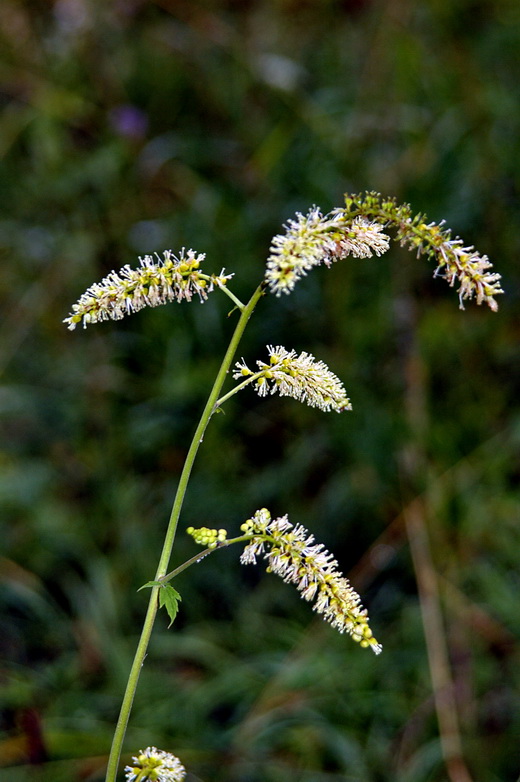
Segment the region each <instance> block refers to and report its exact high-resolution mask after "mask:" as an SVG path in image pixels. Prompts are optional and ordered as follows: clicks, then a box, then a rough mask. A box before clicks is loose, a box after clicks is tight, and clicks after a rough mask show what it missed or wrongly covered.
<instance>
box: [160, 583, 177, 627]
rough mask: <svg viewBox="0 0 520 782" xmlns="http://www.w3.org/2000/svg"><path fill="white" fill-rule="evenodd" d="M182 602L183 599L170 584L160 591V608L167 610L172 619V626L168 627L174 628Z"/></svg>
mask: <svg viewBox="0 0 520 782" xmlns="http://www.w3.org/2000/svg"><path fill="white" fill-rule="evenodd" d="M181 600H182V597H181V596H180V595H179V593H178V592H177V590H176V589H174V588H173V587H172V586H171V585H170V584H164V586H162V587H161V589H160V590H159V606H160V607H161V608H163V607H164V608H166V610H167V612H168V616H169V617H170V624H169V625H168V627H171V626H172V624H173V622H174V619H175V617H176V616H177V611H178V610H179V603H180V602H181Z"/></svg>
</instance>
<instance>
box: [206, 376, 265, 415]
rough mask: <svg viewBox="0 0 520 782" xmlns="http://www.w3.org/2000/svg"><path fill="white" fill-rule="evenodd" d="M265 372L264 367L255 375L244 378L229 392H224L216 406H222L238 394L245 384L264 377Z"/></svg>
mask: <svg viewBox="0 0 520 782" xmlns="http://www.w3.org/2000/svg"><path fill="white" fill-rule="evenodd" d="M263 374H265V369H262V371H261V372H255V374H254V375H251V376H250V377H248V378H246V379H245V380H243V381H242V382H241V383H239V384H238V386H235V387H234V388H232V389H231V391H228V392H227V394H224V396H221V397H220V399H217V401H216V402H215V408H217V407H220V406H221V405H223V404H224V402H227V400H228V399H230V398H231V397H232V396H234V395H235V394H237V393H238V392H239V391H241V390H242V389H243V388H244V387H245V386H248V385H249V383H254V381H255V380H258V378H259V377H262V375H263Z"/></svg>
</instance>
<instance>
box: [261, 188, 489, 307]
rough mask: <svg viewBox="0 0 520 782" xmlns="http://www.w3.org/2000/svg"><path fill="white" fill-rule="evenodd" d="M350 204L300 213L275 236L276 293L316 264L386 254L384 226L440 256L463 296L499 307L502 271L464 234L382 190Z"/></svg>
mask: <svg viewBox="0 0 520 782" xmlns="http://www.w3.org/2000/svg"><path fill="white" fill-rule="evenodd" d="M345 205H346V206H345V207H342V208H340V209H334V210H333V211H332V212H330V214H328V215H322V214H321V212H320V210H319V209H318V208H317V207H313V208H312V209H311V210H310V211H309V213H308V214H307V215H305V216H304V215H302V214H299V213H298V214H297V215H296V219H295V220H289V222H288V223H287V225H286V230H285V233H283V234H279V235H277V236H275V237H274V239H273V241H272V244H271V250H270V255H269V257H268V259H267V265H266V272H265V280H266V283H267V285H268V286H269V289H270V290H271V292H272V293H274V294H276V295H277V296H280V294H282V293H291V291H292V290H293V289H294V286H295V284H296V282H297V281H298V280H299V279H300V278H301V277H302V276H304V275H305V274H306V273H307V272H308V271H309V269H311V268H313V267H314V266H319V265H321V264H325V265H326V266H330V265H331V263H333V262H334V261H337V260H340V259H342V258H345V257H347V256H348V255H351V256H353V257H357V258H368V257H370V256H372V255H382V254H383V253H384V252H386V250H388V247H389V239H388V236H387V235H386V234H385V233H382V231H383V228H385V227H387V226H389V225H391V226H393V227H394V228H396V229H397V235H396V240H397V241H398V242H400V244H401V245H402V246H405V247H408V248H409V249H411V250H416V251H417V255H426V256H427V257H430V258H433V259H435V260H436V262H437V268H436V270H435V276H442V277H444V278H445V279H446V280H447V281H448V283H449V285H450V286H452V287H453V286H454V285H455V283H458V284H459V289H458V293H459V302H460V307H461V309H464V305H463V302H464V300H466V299H472V298H473V297H475V298H476V300H477V304H482V303H484V302H485V303H486V304H487V305H488V306H489V307H490V308H491V309H492V310H493V311H496V310H497V309H498V305H497V303H496V301H495V296H496V295H497V294H500V293H503V290H502V288H501V287H500V274H497V273H495V272H492V271H491V269H492V264H491V262H490V261H489V259H488V257H487V256H486V255H479V253H478V252H477V251H476V250H475V249H474V247H469V246H465V245H464V243H463V241H462V239H459V238H458V237H455V238H454V239H452V238H451V232H450V230H449V229H447V228H445V227H444V222H441V223H439V224H436V223H427V218H426V216H425V215H424V214H417V215H415V216H413V215H412V212H411V209H410V207H409V205H408V204H402V205H398V204H397V203H396V201H395V199H393V198H383V197H382V196H381V195H380V194H379V193H366V194H359V195H347V196H345Z"/></svg>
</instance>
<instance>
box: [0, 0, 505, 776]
mask: <svg viewBox="0 0 520 782" xmlns="http://www.w3.org/2000/svg"><path fill="white" fill-rule="evenodd" d="M0 19H1V31H0V68H1V74H2V87H1V93H0V95H1V101H2V107H3V111H2V114H1V117H0V156H1V167H2V169H1V176H0V203H1V211H0V253H1V267H0V295H1V299H2V312H3V317H2V324H1V326H0V366H1V370H2V372H3V385H2V387H1V390H0V409H1V414H2V427H3V436H2V444H1V452H0V464H1V471H0V496H1V504H2V513H1V520H0V525H1V532H0V534H1V541H2V549H3V555H2V558H1V559H0V578H1V587H2V588H1V593H0V594H1V602H2V632H1V637H0V651H1V658H2V662H1V668H0V684H1V723H0V729H1V734H0V766H1V768H0V778H1V779H2V780H4V779H5V780H9V782H22V781H23V782H25V780H31V781H32V780H42V781H43V782H47V781H50V780H52V782H60V781H61V780H69V781H70V780H72V781H74V782H75V781H79V780H88V781H89V782H97V780H100V779H101V778H102V772H103V768H104V764H105V763H106V758H107V752H108V749H109V745H110V740H111V735H112V729H113V724H114V721H115V719H116V716H117V712H118V709H119V704H120V698H121V694H122V690H123V687H124V684H125V681H126V676H127V672H128V668H129V665H130V661H131V657H132V655H133V652H134V648H135V644H136V638H137V635H138V633H139V630H140V623H141V619H142V616H143V613H144V607H145V601H146V595H144V593H142V592H140V593H137V592H136V590H137V588H138V587H139V586H140V585H141V584H142V583H144V582H145V581H146V580H148V579H149V578H150V577H151V576H152V575H153V572H154V567H155V561H156V557H157V553H158V547H159V545H160V541H161V539H162V534H163V530H164V526H165V521H166V519H167V514H168V512H169V506H170V503H171V500H172V495H173V491H174V488H175V482H176V478H177V476H178V474H179V469H180V466H181V464H182V461H183V457H184V455H185V452H186V449H187V446H188V444H189V439H190V436H191V432H192V430H193V428H194V425H195V421H196V417H197V416H198V413H199V411H200V408H201V404H202V402H203V400H204V398H205V396H206V394H207V392H208V389H209V384H210V382H211V380H212V377H213V375H214V372H215V369H216V367H217V365H218V362H219V360H220V357H221V355H222V351H223V348H224V346H225V344H226V340H227V338H228V336H229V333H230V329H231V328H232V325H233V323H232V319H228V318H227V313H228V310H229V302H228V300H227V299H226V300H224V297H220V298H219V297H218V296H217V295H215V296H213V297H212V299H210V301H208V302H207V303H206V304H205V305H204V306H203V307H201V306H200V305H199V304H197V303H193V304H192V305H186V304H183V305H172V306H170V307H164V308H159V309H157V310H150V311H145V312H142V313H140V314H138V315H136V316H134V317H132V318H129V319H127V320H125V321H123V322H120V323H110V324H103V325H100V326H98V327H93V328H91V329H88V330H87V331H85V332H83V331H82V330H78V331H76V332H74V333H72V334H71V333H70V332H67V331H66V329H65V328H64V327H63V325H62V324H61V320H62V319H63V318H64V317H65V316H66V315H67V314H68V312H69V310H70V305H71V303H72V302H73V301H75V300H76V299H77V298H78V297H79V295H80V294H81V293H82V292H83V291H84V290H85V289H86V288H87V287H88V286H89V285H90V284H91V283H92V282H94V281H96V280H99V279H101V278H102V277H103V276H104V275H105V274H106V273H108V271H110V270H111V269H113V268H116V269H117V268H119V267H120V266H122V265H123V264H125V263H130V264H134V263H135V260H136V257H137V255H139V254H144V253H145V252H152V251H154V250H158V251H161V250H162V249H164V248H172V249H174V250H175V249H178V248H180V247H182V246H183V245H186V246H188V247H194V248H195V249H196V250H198V251H205V252H207V256H208V260H207V265H208V268H209V269H211V270H215V271H220V268H221V267H222V266H226V268H227V269H228V270H232V271H235V272H236V273H237V276H236V283H235V285H236V290H237V293H238V294H239V295H242V296H244V297H245V296H247V295H248V293H249V292H250V291H251V290H252V289H253V287H254V286H256V284H257V282H258V280H259V278H260V276H261V275H262V273H263V264H264V261H265V257H266V253H267V249H268V246H269V242H270V238H271V237H272V235H273V234H274V233H276V232H278V231H279V230H280V226H281V224H282V223H283V222H284V221H285V220H286V219H288V218H289V217H290V216H292V215H293V213H294V212H295V211H296V210H302V211H305V210H307V208H308V207H309V206H311V205H312V204H313V203H317V204H319V205H320V206H321V207H322V209H323V210H325V211H326V210H329V209H330V208H332V207H334V206H338V205H341V200H342V194H343V193H344V192H358V191H361V190H364V189H369V190H372V189H374V190H378V191H380V192H382V193H384V194H389V195H395V196H397V198H398V199H400V200H402V201H403V200H404V201H409V202H411V204H412V206H413V207H414V208H415V209H416V210H425V211H426V212H427V213H428V215H429V217H430V218H431V219H432V220H433V219H435V220H440V219H442V218H446V220H447V222H448V224H449V225H450V226H451V227H452V228H453V229H454V231H455V233H458V234H460V235H461V236H462V237H464V239H465V241H467V242H468V243H470V244H475V245H476V246H477V247H478V248H479V250H480V251H481V252H482V253H487V254H488V255H489V256H490V257H491V258H492V260H493V261H494V263H495V265H496V267H497V268H498V270H499V271H501V272H502V273H503V275H504V286H505V288H506V290H507V296H505V297H502V300H501V301H500V310H499V312H498V314H493V313H491V312H490V311H489V310H488V309H487V308H482V307H481V308H478V307H476V305H475V304H470V305H468V307H467V308H466V311H465V312H461V311H460V310H459V309H458V301H457V297H456V294H455V292H454V291H451V290H450V289H449V288H448V287H447V286H446V284H445V283H444V282H442V281H439V280H432V279H431V275H432V272H433V269H432V268H431V267H430V268H428V265H427V264H426V263H425V262H423V261H417V260H416V259H415V258H414V257H413V256H412V255H411V254H409V253H407V252H405V251H404V250H401V249H400V248H398V247H397V246H395V247H394V249H393V250H392V252H391V253H390V254H388V255H387V256H386V257H384V258H382V259H373V260H370V261H352V262H349V263H344V264H341V265H337V266H336V267H335V268H334V269H333V271H331V272H327V271H326V270H318V271H316V272H314V273H313V274H312V275H310V276H309V277H308V278H306V279H305V280H304V281H303V282H302V283H300V285H299V286H298V289H297V291H296V292H295V293H294V295H293V296H291V297H288V298H284V299H283V300H281V301H279V300H276V301H275V300H274V299H273V298H272V297H271V298H268V299H266V300H265V301H263V302H262V303H261V304H260V306H259V308H258V311H257V315H256V318H255V320H254V321H253V323H252V325H251V328H250V330H249V333H248V335H247V339H246V342H245V343H244V345H243V355H244V356H245V357H246V358H247V359H248V360H250V359H254V358H256V357H262V356H263V354H264V346H265V344H266V343H274V344H284V345H286V346H287V347H288V348H292V347H294V348H296V349H297V350H308V351H310V352H313V353H314V354H315V355H316V356H317V357H319V358H321V359H323V360H325V361H326V362H327V363H328V364H329V366H330V367H331V368H332V369H333V371H335V372H336V373H337V374H338V375H339V376H340V377H341V378H342V379H343V381H344V382H345V385H346V387H347V389H348V391H349V393H350V396H351V399H352V402H353V405H354V411H353V412H352V413H349V414H345V415H344V416H341V417H340V416H335V415H333V414H330V415H325V414H322V413H320V412H318V411H313V410H309V409H307V408H304V407H303V406H301V405H297V404H296V403H295V402H292V401H291V400H279V399H272V400H271V399H269V400H259V399H257V398H256V397H255V396H254V394H253V393H249V394H246V392H244V394H243V395H242V396H240V397H234V399H233V400H232V401H231V402H230V404H229V405H228V406H227V409H226V415H222V416H218V417H217V419H216V420H214V421H213V423H212V425H211V427H210V430H209V431H208V434H207V436H206V439H205V443H204V447H203V449H202V452H201V456H200V459H199V461H198V463H197V467H196V471H195V475H194V478H193V482H192V485H191V489H190V492H189V496H188V498H187V502H186V506H185V510H184V517H183V526H184V527H186V526H189V525H190V524H195V525H198V526H200V525H202V524H206V525H209V526H225V527H227V528H228V529H229V530H230V532H231V531H236V530H237V529H238V526H239V524H240V523H241V522H242V521H243V520H244V519H245V518H247V517H248V516H249V515H250V514H251V513H252V512H253V511H254V510H255V509H256V508H257V507H261V506H264V505H266V506H267V507H269V508H270V509H271V510H272V511H273V513H276V514H282V513H285V512H288V513H289V515H290V518H291V519H292V520H293V521H294V522H296V521H298V522H301V523H303V524H304V525H306V526H307V527H309V528H310V529H312V531H314V532H315V534H316V535H317V537H318V538H319V539H320V540H322V541H323V542H325V543H326V544H327V546H328V547H330V548H331V549H332V550H333V551H334V552H335V553H336V555H337V557H338V559H339V560H340V563H341V565H342V567H343V568H344V571H345V572H346V573H350V575H351V578H352V581H353V583H354V585H355V586H356V588H358V589H359V590H360V591H361V592H362V594H363V597H364V602H365V604H367V605H368V607H369V609H370V615H371V620H372V625H373V627H374V630H375V632H376V634H377V636H378V638H379V639H380V640H381V641H382V643H383V644H384V653H383V654H382V655H381V656H380V657H379V658H376V657H374V655H372V654H370V652H364V651H362V650H361V649H360V648H359V647H357V646H356V645H354V644H353V643H352V642H351V641H350V640H349V639H348V638H344V637H341V636H338V635H337V634H335V632H334V631H333V630H332V629H331V628H329V627H328V626H325V625H323V624H322V623H320V622H319V620H317V619H316V618H315V617H314V615H313V614H312V613H311V612H310V610H309V607H308V606H306V605H304V604H303V603H302V601H300V600H299V599H298V597H297V595H296V593H294V591H293V590H291V589H290V588H289V587H285V586H284V585H283V584H282V583H281V582H280V581H279V579H276V578H274V577H273V576H268V575H266V574H265V573H263V571H262V569H261V568H259V569H257V570H255V569H252V568H247V569H246V568H243V567H240V566H239V564H238V552H237V551H233V550H230V551H224V552H217V553H216V554H215V555H214V556H212V557H210V558H209V560H207V561H206V563H205V564H204V566H201V567H200V568H195V569H191V570H190V571H189V572H188V573H187V574H186V575H184V576H183V577H182V579H180V580H179V583H178V585H177V586H178V588H179V589H180V591H181V592H182V595H183V603H182V610H181V614H180V615H179V618H178V620H177V621H176V623H175V627H174V629H172V630H170V631H168V630H167V629H166V624H167V622H166V618H165V617H163V619H162V620H161V621H159V622H158V626H157V629H156V632H155V635H154V641H153V647H152V649H151V650H150V654H149V657H148V659H147V662H146V666H145V669H144V671H143V676H142V680H141V685H140V690H139V693H138V697H137V699H136V703H135V709H134V713H133V718H132V722H131V729H130V732H129V735H128V741H127V750H128V755H127V758H128V757H129V756H130V755H131V754H132V753H133V752H135V751H137V750H138V749H139V748H143V747H145V746H147V745H149V744H155V745H156V746H158V747H161V748H164V749H168V750H171V751H174V752H175V753H176V754H178V755H179V756H180V757H181V758H182V760H183V761H184V762H185V764H186V765H187V766H188V767H189V769H190V772H191V774H192V776H191V779H192V780H195V779H202V780H213V781H214V782H220V781H221V780H222V781H223V780H226V781H228V780H231V781H233V782H257V780H258V782H260V780H262V782H279V781H281V780H284V782H333V780H342V781H343V782H394V781H395V780H399V782H426V781H428V782H441V781H444V780H446V779H449V780H450V782H467V780H468V779H473V780H475V782H477V780H479V782H509V781H510V780H511V782H512V781H513V780H516V778H517V776H518V773H519V770H520V762H519V760H520V758H519V752H518V747H519V744H520V742H519V741H518V738H519V735H520V710H519V699H518V689H517V688H518V677H519V671H520V665H519V659H518V646H517V645H516V641H515V639H516V638H518V629H519V626H518V625H519V616H520V613H519V611H518V587H519V575H518V559H519V556H518V552H519V531H518V530H519V527H518V521H519V518H518V516H519V514H518V477H519V462H518V453H519V443H520V419H519V414H518V413H519V411H518V396H519V382H518V379H519V378H518V370H517V367H518V363H517V360H518V348H517V344H518V342H517V341H518V335H519V320H518V316H517V313H518V261H517V259H518V257H519V251H520V238H519V237H520V231H519V219H518V197H519V190H520V155H519V144H518V139H519V136H520V100H519V97H520V96H519V89H518V50H519V48H520V11H519V7H518V4H517V2H515V0H455V1H454V0H425V2H421V3H413V2H409V0H408V1H407V0H391V2H387V3H385V2H381V1H379V2H375V1H374V2H371V1H370V0H343V1H340V0H314V2H312V1H311V0H307V1H305V0H273V1H272V2H267V1H266V0H259V1H258V2H253V1H252V0H227V2H226V1H225V0H114V2H106V0H56V1H55V2H51V0H27V1H26V2H23V1H22V0H18V1H17V0H2V3H1V8H0ZM515 372H516V374H515ZM410 541H411V542H412V547H411V548H410V545H409V542H410ZM428 541H429V543H428ZM194 550H195V549H194V546H193V544H192V543H190V541H189V539H188V538H187V536H186V535H184V534H183V535H181V536H180V538H179V547H178V550H177V553H176V563H175V564H178V563H179V562H181V561H182V560H183V559H184V558H185V557H187V556H191V555H192V554H193V553H194ZM419 594H420V598H419V596H418V595H419ZM439 607H440V609H441V611H442V624H441V625H440V626H439V625H438V619H439V616H438V612H437V609H438V608H439ZM421 608H422V609H423V611H424V617H425V623H423V621H422V617H421ZM425 631H426V634H427V637H429V646H427V644H426V642H425ZM428 634H429V635H428ZM435 642H437V646H438V648H437V650H435V648H434V647H435ZM432 644H433V647H432ZM444 652H447V655H448V660H449V664H448V663H447V659H446V658H445V656H444ZM429 655H430V656H429ZM432 655H433V656H432ZM439 655H440V656H439ZM432 665H433V669H434V670H433V677H434V678H433V683H432ZM435 666H437V669H436V670H435ZM443 677H444V678H443ZM443 682H444V684H443ZM451 685H453V687H451ZM446 686H447V689H448V691H451V692H453V693H454V696H455V699H456V703H457V710H458V727H457V726H456V727H457V729H458V732H459V737H460V740H461V749H460V751H459V750H458V749H457V748H456V752H455V758H454V762H452V763H451V764H448V765H446V763H445V761H444V760H443V756H442V742H441V738H444V739H446V737H447V735H448V734H449V732H450V725H449V719H450V716H451V717H452V716H453V710H452V709H451V708H450V706H449V704H448V707H447V708H446V706H443V702H442V697H441V699H440V702H439V695H441V696H442V692H441V690H442V688H443V687H444V688H446ZM436 696H437V707H438V709H437V711H438V712H439V714H440V717H441V727H439V722H438V719H437V713H436V708H435V705H436ZM446 719H447V720H448V723H446ZM443 720H444V722H443ZM465 769H467V771H466V770H465Z"/></svg>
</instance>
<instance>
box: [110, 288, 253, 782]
mask: <svg viewBox="0 0 520 782" xmlns="http://www.w3.org/2000/svg"><path fill="white" fill-rule="evenodd" d="M263 290H264V286H263V284H262V285H260V286H259V287H258V288H257V289H256V290H255V292H254V293H253V295H252V296H251V298H250V300H249V301H248V303H247V304H246V305H245V306H244V307H243V309H242V311H241V314H240V318H239V321H238V323H237V325H236V328H235V331H234V332H233V336H232V337H231V342H230V343H229V346H228V349H227V351H226V355H225V356H224V359H223V361H222V364H221V365H220V369H219V371H218V374H217V377H216V379H215V382H214V384H213V388H212V389H211V393H210V395H209V397H208V401H207V402H206V406H205V407H204V410H203V412H202V415H201V417H200V421H199V423H198V426H197V428H196V430H195V434H194V435H193V439H192V441H191V445H190V447H189V450H188V453H187V456H186V461H185V462H184V467H183V469H182V473H181V476H180V478H179V485H178V487H177V492H176V494H175V500H174V502H173V507H172V511H171V514H170V519H169V522H168V529H167V530H166V535H165V538H164V543H163V549H162V552H161V557H160V559H159V564H158V566H157V571H156V574H155V580H156V581H158V580H159V579H161V578H162V577H163V576H164V575H165V574H166V571H167V569H168V563H169V561H170V556H171V552H172V548H173V543H174V540H175V534H176V532H177V524H178V521H179V516H180V512H181V508H182V503H183V501H184V496H185V494H186V488H187V486H188V481H189V478H190V474H191V470H192V467H193V463H194V461H195V457H196V455H197V451H198V449H199V446H200V444H201V442H202V439H203V437H204V432H205V431H206V427H207V425H208V423H209V420H210V418H211V416H212V414H213V412H214V410H215V403H216V401H217V399H218V396H219V393H220V391H221V388H222V386H223V384H224V381H225V379H226V375H227V373H228V371H229V367H230V366H231V362H232V361H233V357H234V355H235V352H236V349H237V347H238V344H239V342H240V339H241V337H242V335H243V333H244V330H245V327H246V325H247V322H248V320H249V318H250V317H251V315H252V314H253V310H254V309H255V306H256V304H257V303H258V300H259V299H260V297H261V296H262V295H263ZM159 589H160V587H158V586H156V587H152V593H151V595H150V600H149V602H148V610H147V612H146V617H145V620H144V624H143V629H142V631H141V637H140V639H139V643H138V646H137V650H136V653H135V657H134V661H133V663H132V667H131V669H130V675H129V677H128V682H127V685H126V690H125V694H124V697H123V703H122V705H121V711H120V713H119V719H118V721H117V726H116V730H115V733H114V738H113V741H112V748H111V750H110V756H109V759H108V767H107V774H106V777H105V782H115V779H116V776H117V770H118V766H119V759H120V757H121V749H122V746H123V741H124V738H125V734H126V729H127V726H128V720H129V718H130V712H131V710H132V703H133V700H134V696H135V692H136V690H137V683H138V681H139V674H140V673H141V668H142V666H143V663H144V659H145V657H146V651H147V649H148V644H149V641H150V637H151V635H152V629H153V624H154V620H155V616H156V614H157V595H158V591H159Z"/></svg>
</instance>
